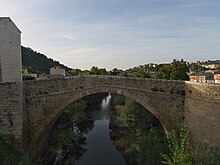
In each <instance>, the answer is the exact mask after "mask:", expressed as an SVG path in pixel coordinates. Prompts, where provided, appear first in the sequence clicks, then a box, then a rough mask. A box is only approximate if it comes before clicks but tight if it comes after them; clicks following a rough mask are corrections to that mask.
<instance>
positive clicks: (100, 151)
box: [77, 94, 125, 165]
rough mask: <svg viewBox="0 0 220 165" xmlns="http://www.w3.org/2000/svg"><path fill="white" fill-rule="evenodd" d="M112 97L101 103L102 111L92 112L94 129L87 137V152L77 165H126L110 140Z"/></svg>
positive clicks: (90, 114)
mask: <svg viewBox="0 0 220 165" xmlns="http://www.w3.org/2000/svg"><path fill="white" fill-rule="evenodd" d="M110 99H111V95H110V94H109V95H108V96H107V97H106V98H105V99H103V100H102V103H101V111H100V110H96V111H93V110H91V111H90V113H89V117H90V118H91V119H92V120H94V121H95V123H94V127H93V129H92V130H91V131H89V133H88V134H87V135H85V136H86V138H87V141H86V142H87V144H86V147H85V148H86V149H87V152H86V153H85V154H84V156H83V157H82V158H81V159H80V160H79V161H78V163H77V165H91V164H92V165H93V164H94V165H103V164H105V165H124V164H125V161H124V159H123V157H122V155H121V154H120V153H119V152H118V151H117V150H116V148H115V146H114V145H113V141H112V140H111V139H110V135H109V133H110V130H109V122H110V119H109V118H110V114H111V107H110V105H109V102H110Z"/></svg>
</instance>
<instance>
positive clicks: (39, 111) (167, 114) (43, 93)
mask: <svg viewBox="0 0 220 165" xmlns="http://www.w3.org/2000/svg"><path fill="white" fill-rule="evenodd" d="M164 83H165V86H166V87H163V86H164ZM167 83H169V85H170V89H169V88H167ZM158 84H160V86H158ZM174 84H175V83H174V82H173V81H170V82H169V81H152V80H146V79H133V78H118V77H107V76H86V77H75V78H68V79H54V80H42V81H33V82H28V83H26V84H25V89H26V90H25V96H26V109H27V111H28V118H29V124H28V125H29V126H28V128H29V130H28V132H29V134H28V137H29V144H30V145H28V146H29V147H30V148H29V149H28V150H30V151H33V150H35V151H36V153H38V152H39V151H40V150H41V149H42V148H43V146H44V142H46V139H47V134H48V132H49V130H50V128H51V127H52V125H53V124H54V123H55V121H56V120H57V119H58V117H59V116H60V115H61V113H62V112H63V111H64V109H65V107H67V106H68V105H69V104H71V103H73V102H74V101H76V100H78V99H80V98H82V97H85V96H88V95H91V94H96V93H103V92H110V93H116V94H120V95H123V96H125V97H128V98H130V99H132V100H134V101H136V102H137V103H139V104H141V105H142V106H143V107H145V108H146V109H147V110H148V111H149V112H150V113H152V114H153V115H154V116H155V117H156V118H157V119H158V120H159V121H160V123H161V124H162V126H163V127H164V129H165V131H167V130H170V129H173V128H175V127H178V126H179V124H180V123H181V121H182V117H183V107H184V101H183V100H184V97H183V95H182V94H181V92H180V89H181V87H182V84H181V82H180V83H179V84H178V86H174ZM32 86H34V88H32ZM36 87H38V88H36ZM158 87H159V88H158ZM182 89H183V88H182ZM34 155H35V153H34Z"/></svg>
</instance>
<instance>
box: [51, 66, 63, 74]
mask: <svg viewBox="0 0 220 165" xmlns="http://www.w3.org/2000/svg"><path fill="white" fill-rule="evenodd" d="M50 75H56V76H65V69H61V68H60V67H59V66H54V67H52V68H50Z"/></svg>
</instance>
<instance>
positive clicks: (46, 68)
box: [21, 46, 71, 74]
mask: <svg viewBox="0 0 220 165" xmlns="http://www.w3.org/2000/svg"><path fill="white" fill-rule="evenodd" d="M21 54H22V65H23V67H24V66H29V67H31V68H32V70H33V71H35V72H40V73H46V74H49V72H50V68H51V67H53V66H60V67H61V68H63V69H65V70H66V71H68V70H70V69H71V68H69V67H67V66H65V65H63V64H60V63H59V62H58V61H55V60H53V59H51V58H47V56H45V55H44V54H41V53H38V52H36V51H33V50H32V49H31V48H26V47H23V46H22V47H21Z"/></svg>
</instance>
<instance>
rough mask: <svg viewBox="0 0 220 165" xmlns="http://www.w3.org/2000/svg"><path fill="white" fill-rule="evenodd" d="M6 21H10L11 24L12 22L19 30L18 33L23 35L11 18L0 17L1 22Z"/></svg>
mask: <svg viewBox="0 0 220 165" xmlns="http://www.w3.org/2000/svg"><path fill="white" fill-rule="evenodd" d="M4 19H7V20H9V22H12V24H13V25H14V26H15V27H16V29H18V31H19V32H20V33H21V31H20V29H19V28H18V27H17V26H16V25H15V23H14V22H13V21H12V19H11V18H10V17H0V21H1V20H4Z"/></svg>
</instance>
